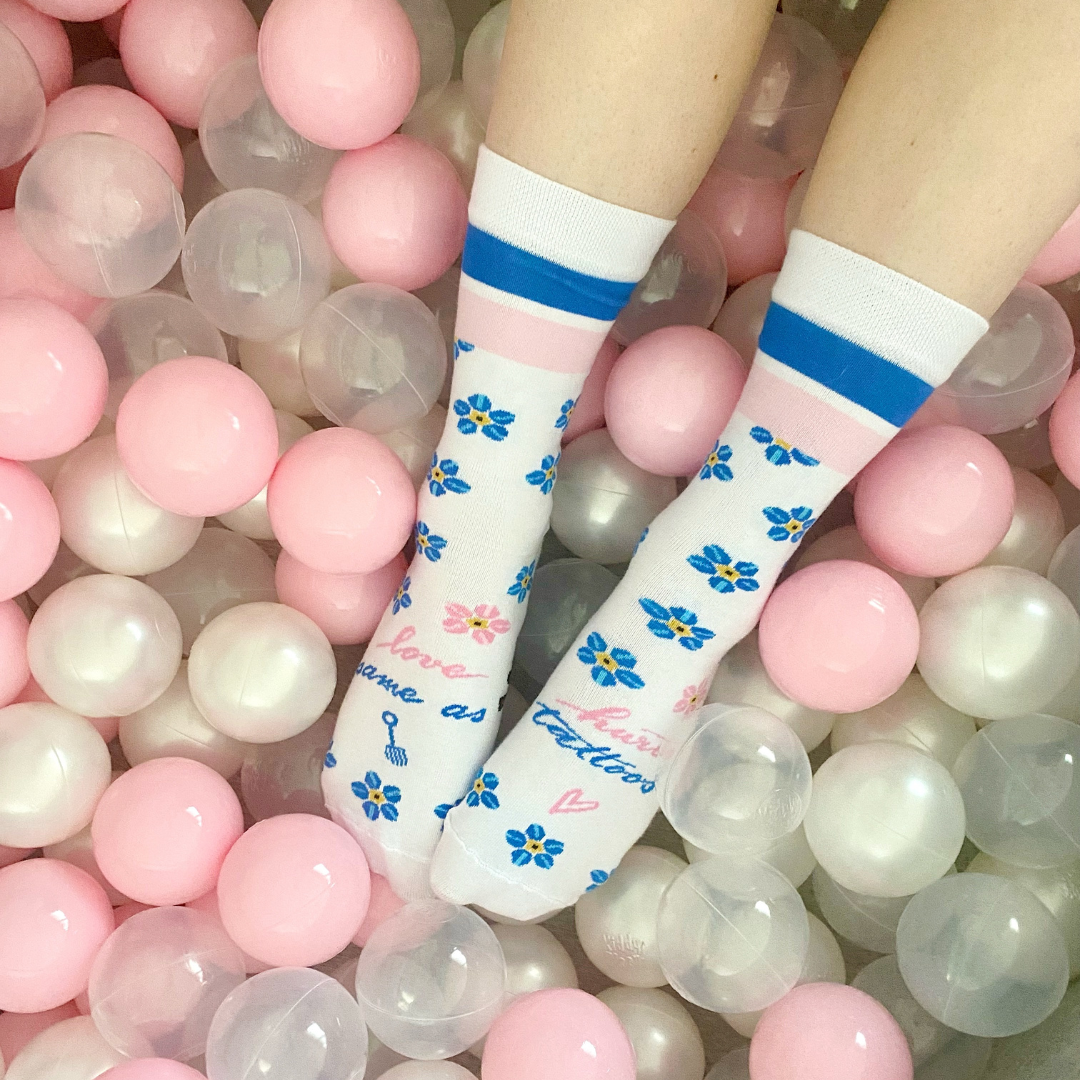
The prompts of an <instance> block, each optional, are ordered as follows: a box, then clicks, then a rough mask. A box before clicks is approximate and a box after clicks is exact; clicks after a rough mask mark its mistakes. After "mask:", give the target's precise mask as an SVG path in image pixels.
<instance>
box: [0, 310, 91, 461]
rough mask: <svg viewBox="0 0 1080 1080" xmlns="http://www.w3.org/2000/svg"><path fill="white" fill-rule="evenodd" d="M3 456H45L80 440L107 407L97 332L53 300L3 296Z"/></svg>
mask: <svg viewBox="0 0 1080 1080" xmlns="http://www.w3.org/2000/svg"><path fill="white" fill-rule="evenodd" d="M0 341H3V343H4V347H3V349H2V350H0V457H7V458H15V459H17V460H19V461H40V460H41V459H42V458H51V457H56V456H58V455H59V454H64V453H66V452H67V451H68V450H71V449H73V448H74V447H76V446H78V445H79V443H81V442H82V441H83V440H84V439H85V438H87V437H88V436H89V434H90V433H91V432H92V431H93V430H94V427H95V426H96V425H97V422H98V421H99V420H100V419H101V414H102V412H103V411H104V409H105V398H106V396H107V394H108V392H109V373H108V370H107V368H106V367H105V358H104V356H102V354H101V349H100V348H98V343H97V342H96V341H95V340H94V337H93V335H92V334H91V333H90V331H89V330H87V329H86V327H85V326H83V325H82V323H80V322H79V321H78V320H77V319H75V318H74V317H73V316H71V315H69V314H68V313H67V312H66V311H64V310H63V309H62V308H59V307H57V306H56V305H55V304H50V303H49V302H48V301H47V300H0Z"/></svg>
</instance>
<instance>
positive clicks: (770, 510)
mask: <svg viewBox="0 0 1080 1080" xmlns="http://www.w3.org/2000/svg"><path fill="white" fill-rule="evenodd" d="M761 512H762V513H763V514H764V515H765V516H766V517H767V518H768V519H769V520H770V521H771V522H773V523H774V524H776V525H786V524H787V523H788V521H789V520H790V519H791V514H789V513H788V511H787V510H782V509H781V508H780V507H779V506H766V507H765V509H764V510H762V511H761Z"/></svg>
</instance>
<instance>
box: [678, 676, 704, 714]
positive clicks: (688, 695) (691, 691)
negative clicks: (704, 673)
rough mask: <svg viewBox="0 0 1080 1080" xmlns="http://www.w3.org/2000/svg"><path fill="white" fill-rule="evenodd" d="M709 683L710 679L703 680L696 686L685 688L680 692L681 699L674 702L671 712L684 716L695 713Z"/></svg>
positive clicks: (702, 700)
mask: <svg viewBox="0 0 1080 1080" xmlns="http://www.w3.org/2000/svg"><path fill="white" fill-rule="evenodd" d="M711 682H712V679H710V678H704V679H702V680H701V682H699V683H698V684H697V686H687V687H686V688H685V689H684V690H683V692H682V697H681V698H679V700H678V701H676V702H675V706H674V708H673V709H672V712H677V713H682V714H683V715H684V716H689V715H690V714H691V713H695V712H697V711H698V709H700V708H701V706H702V703H703V702H704V701H705V695H706V694H707V693H708V692H709V684H710V683H711Z"/></svg>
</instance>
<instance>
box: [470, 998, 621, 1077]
mask: <svg viewBox="0 0 1080 1080" xmlns="http://www.w3.org/2000/svg"><path fill="white" fill-rule="evenodd" d="M481 1075H482V1076H483V1080H634V1077H635V1076H636V1075H637V1067H636V1064H635V1058H634V1048H633V1046H631V1044H630V1040H629V1038H627V1035H626V1032H625V1031H624V1030H623V1027H622V1024H620V1023H619V1020H618V1017H616V1015H615V1014H614V1013H613V1012H612V1011H611V1010H610V1009H609V1008H608V1007H607V1006H606V1005H605V1004H604V1003H603V1002H602V1001H600V1000H599V999H598V998H595V997H593V996H592V994H586V993H585V992H584V991H583V990H571V989H564V988H557V989H553V990H538V991H537V992H536V993H534V994H524V995H522V996H521V997H519V998H518V999H517V1000H516V1001H515V1002H514V1003H513V1004H512V1005H511V1006H510V1008H508V1009H507V1010H506V1011H505V1012H504V1013H503V1014H502V1015H501V1016H500V1017H499V1018H498V1019H497V1020H496V1021H495V1023H494V1024H492V1025H491V1030H490V1031H489V1032H488V1035H487V1042H486V1043H485V1045H484V1058H483V1065H482V1073H481Z"/></svg>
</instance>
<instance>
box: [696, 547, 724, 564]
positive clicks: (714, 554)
mask: <svg viewBox="0 0 1080 1080" xmlns="http://www.w3.org/2000/svg"><path fill="white" fill-rule="evenodd" d="M703 550H704V552H705V557H706V558H707V559H712V561H713V562H714V563H722V564H723V563H728V562H730V561H731V556H730V555H728V553H727V552H726V551H725V550H724V549H723V548H722V547H721V546H720V545H719V544H706V545H705V547H704V549H703Z"/></svg>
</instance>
